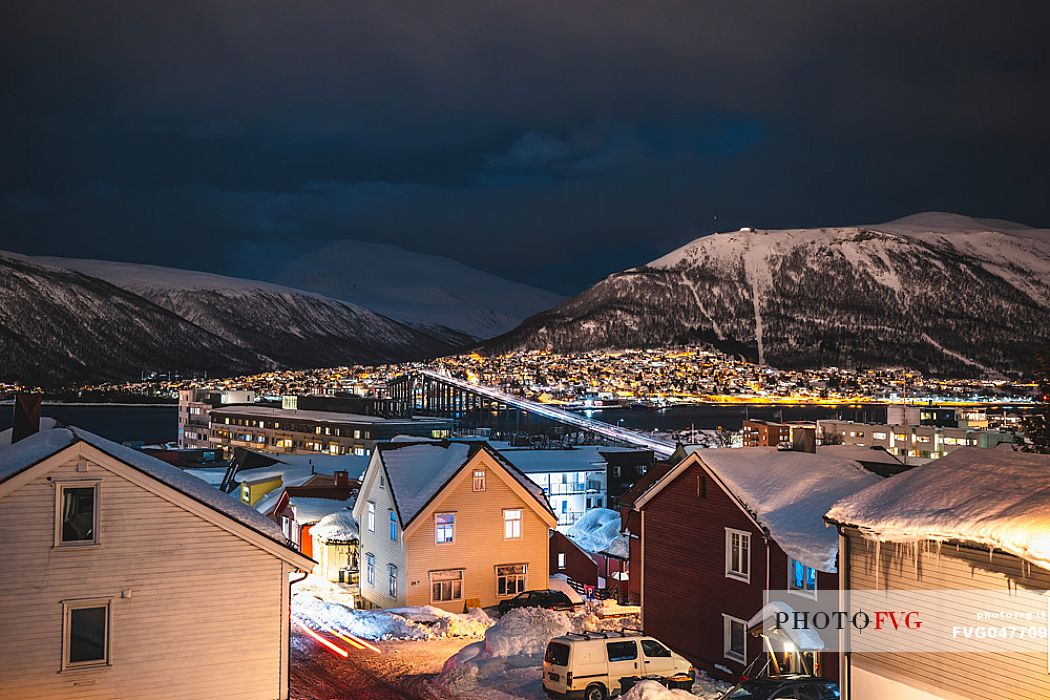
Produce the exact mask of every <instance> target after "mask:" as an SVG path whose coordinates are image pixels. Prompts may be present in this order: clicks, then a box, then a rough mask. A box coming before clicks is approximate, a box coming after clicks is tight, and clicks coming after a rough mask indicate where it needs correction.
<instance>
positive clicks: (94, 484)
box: [52, 479, 102, 549]
mask: <svg viewBox="0 0 1050 700" xmlns="http://www.w3.org/2000/svg"><path fill="white" fill-rule="evenodd" d="M54 484H55V511H54V528H55V531H54V542H53V545H52V546H53V547H54V548H55V549H91V548H94V547H100V546H101V545H102V533H101V532H100V530H101V527H100V526H101V521H102V518H101V515H102V513H101V509H100V505H101V503H102V480H101V479H69V480H63V481H55V482H54ZM83 488H92V489H94V494H93V497H94V502H93V504H92V507H91V508H92V512H91V517H92V524H91V531H92V532H93V533H94V536H93V537H92V539H90V540H71V541H69V542H66V541H64V540H63V539H62V511H63V505H64V501H65V498H64V494H65V491H66V489H83Z"/></svg>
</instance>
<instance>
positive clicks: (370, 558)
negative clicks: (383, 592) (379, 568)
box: [365, 552, 376, 586]
mask: <svg viewBox="0 0 1050 700" xmlns="http://www.w3.org/2000/svg"><path fill="white" fill-rule="evenodd" d="M365 580H366V581H368V585H369V586H374V585H376V555H374V554H372V553H371V552H369V553H367V554H365Z"/></svg>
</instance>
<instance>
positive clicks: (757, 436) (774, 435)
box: [743, 420, 791, 447]
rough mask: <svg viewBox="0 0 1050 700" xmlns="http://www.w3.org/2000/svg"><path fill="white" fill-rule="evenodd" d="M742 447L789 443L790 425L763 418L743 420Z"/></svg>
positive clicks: (772, 445)
mask: <svg viewBox="0 0 1050 700" xmlns="http://www.w3.org/2000/svg"><path fill="white" fill-rule="evenodd" d="M743 442H744V447H779V446H780V445H790V444H791V426H790V425H788V424H787V423H773V422H770V421H764V420H745V421H744V440H743Z"/></svg>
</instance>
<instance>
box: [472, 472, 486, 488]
mask: <svg viewBox="0 0 1050 700" xmlns="http://www.w3.org/2000/svg"><path fill="white" fill-rule="evenodd" d="M474 490H475V491H484V490H485V470H484V469H475V470H474Z"/></svg>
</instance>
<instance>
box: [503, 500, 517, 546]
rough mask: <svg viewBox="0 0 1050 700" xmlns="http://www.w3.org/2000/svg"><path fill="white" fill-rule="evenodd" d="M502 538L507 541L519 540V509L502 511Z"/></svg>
mask: <svg viewBox="0 0 1050 700" xmlns="http://www.w3.org/2000/svg"><path fill="white" fill-rule="evenodd" d="M503 538H504V539H507V540H517V539H520V538H521V509H519V508H515V509H513V510H505V511H503Z"/></svg>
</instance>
